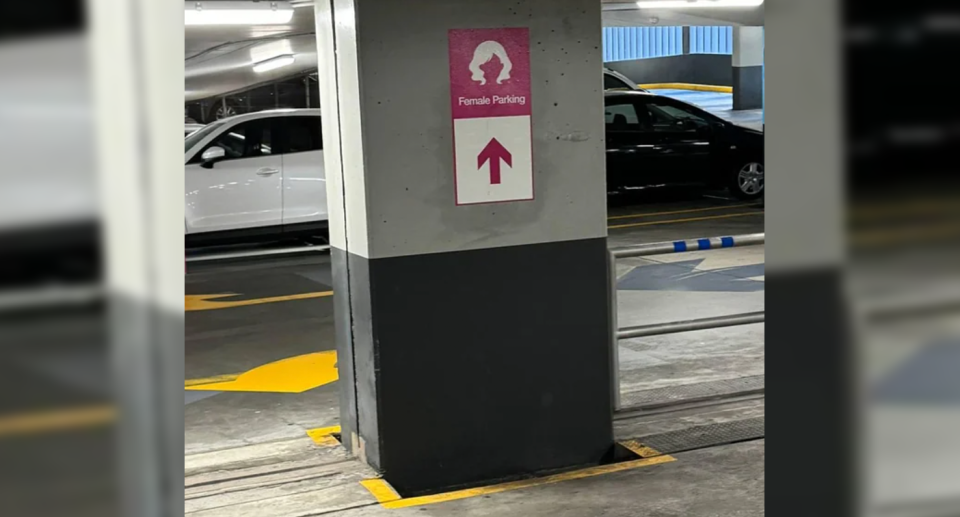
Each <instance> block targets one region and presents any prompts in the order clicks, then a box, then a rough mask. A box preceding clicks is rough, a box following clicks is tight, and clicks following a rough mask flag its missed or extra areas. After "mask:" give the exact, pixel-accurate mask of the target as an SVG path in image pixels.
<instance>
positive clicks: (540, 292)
mask: <svg viewBox="0 0 960 517" xmlns="http://www.w3.org/2000/svg"><path fill="white" fill-rule="evenodd" d="M606 258H607V245H606V239H602V238H598V239H589V240H579V241H566V242H555V243H547V244H532V245H525V246H511V247H500V248H491V249H482V250H473V251H461V252H447V253H436V254H427V255H417V256H405V257H397V258H380V259H372V260H371V259H366V258H363V257H359V256H356V255H350V254H347V253H345V252H343V251H340V250H336V251H334V264H335V267H344V265H345V264H348V266H349V277H350V284H351V286H350V293H351V299H350V302H349V303H350V304H351V305H352V307H353V315H354V316H353V321H352V323H351V324H350V325H351V327H350V328H351V329H352V330H351V332H350V333H347V332H341V328H343V326H345V325H348V323H347V322H346V321H342V322H341V321H339V320H338V333H337V339H338V345H337V346H338V353H340V354H350V357H347V356H344V355H341V360H340V363H339V364H340V371H341V387H342V389H344V388H347V387H346V386H345V385H346V384H351V385H353V384H355V385H356V387H357V388H356V390H355V391H352V388H347V389H348V390H351V391H352V392H351V393H346V394H345V395H344V397H342V400H345V401H348V404H346V405H344V407H343V408H342V409H341V413H342V415H343V418H344V422H343V423H342V426H343V430H344V438H345V439H348V440H349V438H348V436H347V435H348V434H350V433H353V432H358V435H359V442H358V443H354V444H352V447H353V450H354V451H356V452H359V454H360V455H361V456H362V457H364V458H365V459H366V461H367V462H368V463H369V464H370V465H372V466H374V467H375V468H378V469H380V470H381V471H382V472H383V474H384V476H385V478H386V479H387V481H389V482H390V483H391V484H392V485H393V486H394V487H395V488H397V489H398V490H399V491H400V492H401V493H405V494H407V495H409V494H416V493H418V492H422V491H425V490H436V489H438V488H439V487H457V486H466V485H470V484H476V483H478V482H489V481H492V480H498V479H503V478H507V477H516V476H518V475H522V474H524V473H532V472H539V471H543V470H549V469H551V468H560V467H570V466H577V465H596V464H598V463H599V462H600V461H601V459H602V457H603V456H604V454H606V453H608V452H609V450H610V447H611V445H612V443H613V430H612V420H611V409H612V407H611V404H612V402H611V400H610V389H609V386H610V382H611V372H610V356H609V354H610V350H609V343H610V329H609V322H608V314H609V312H608V310H609V308H608V306H609V300H608V293H607V287H606V286H607V285H608V282H607V264H606ZM342 276H344V275H335V278H336V277H342ZM335 288H337V289H338V291H337V292H338V294H337V296H338V297H339V299H340V301H338V302H337V309H338V318H342V317H343V315H344V314H345V311H344V310H343V309H345V307H342V306H341V305H340V304H341V303H342V300H343V298H344V297H342V296H340V294H339V293H340V292H345V291H343V289H345V288H346V286H340V285H337V286H335ZM351 334H352V336H353V337H352V339H353V342H352V343H347V342H346V341H347V339H348V336H349V335H351ZM364 336H366V337H364ZM345 370H346V371H345ZM353 374H355V375H356V378H355V379H352V381H353V382H347V380H348V378H349V376H350V375H353ZM351 397H353V399H351ZM349 402H354V403H355V404H356V411H357V413H356V415H357V421H356V422H350V421H349V418H350V415H351V414H352V413H351V408H349V407H348V406H349ZM358 428H359V429H358Z"/></svg>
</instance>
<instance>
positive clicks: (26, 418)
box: [0, 405, 117, 436]
mask: <svg viewBox="0 0 960 517" xmlns="http://www.w3.org/2000/svg"><path fill="white" fill-rule="evenodd" d="M116 419H117V409H116V408H115V407H114V406H110V405H102V406H88V407H80V408H70V409H58V410H52V411H41V412H36V413H25V414H17V415H11V416H0V436H14V435H29V434H38V433H44V432H51V431H63V430H67V429H78V428H88V427H98V426H102V425H106V424H109V423H112V422H114V421H115V420H116Z"/></svg>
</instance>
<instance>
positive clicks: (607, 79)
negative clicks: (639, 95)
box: [603, 74, 633, 90]
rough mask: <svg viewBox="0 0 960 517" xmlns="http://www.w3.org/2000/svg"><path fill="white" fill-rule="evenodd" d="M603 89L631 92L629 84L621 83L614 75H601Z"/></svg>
mask: <svg viewBox="0 0 960 517" xmlns="http://www.w3.org/2000/svg"><path fill="white" fill-rule="evenodd" d="M603 89H604V90H632V89H633V88H631V87H630V85H629V84H627V83H625V82H623V81H621V80H620V79H619V78H617V77H616V76H614V75H611V74H603Z"/></svg>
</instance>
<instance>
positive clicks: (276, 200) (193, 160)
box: [184, 109, 327, 245]
mask: <svg viewBox="0 0 960 517" xmlns="http://www.w3.org/2000/svg"><path fill="white" fill-rule="evenodd" d="M184 142H185V154H184V163H185V166H184V169H185V170H184V175H185V178H184V186H185V195H186V198H185V200H184V202H185V218H184V219H185V221H184V222H185V232H186V239H187V243H188V245H189V244H196V243H198V242H209V241H223V240H237V239H245V238H250V237H257V236H264V235H270V236H276V235H289V234H301V233H314V234H315V233H318V232H320V231H323V230H325V229H326V227H327V190H326V189H327V183H326V176H325V175H324V171H323V140H322V139H321V133H320V110H318V109H292V110H273V111H260V112H256V113H248V114H244V115H237V116H234V117H229V118H225V119H222V120H218V121H216V122H213V123H211V124H208V125H206V126H204V127H203V128H201V129H199V130H197V131H196V132H194V133H192V134H190V135H189V136H187V137H186V138H185V139H184Z"/></svg>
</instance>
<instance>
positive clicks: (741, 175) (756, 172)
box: [730, 161, 764, 199]
mask: <svg viewBox="0 0 960 517" xmlns="http://www.w3.org/2000/svg"><path fill="white" fill-rule="evenodd" d="M763 187H764V181H763V164H762V163H760V162H756V161H747V162H740V166H739V167H737V168H736V169H734V171H733V174H732V178H731V182H730V193H731V194H733V195H734V196H735V197H738V198H740V199H757V198H759V197H760V196H762V195H763Z"/></svg>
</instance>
